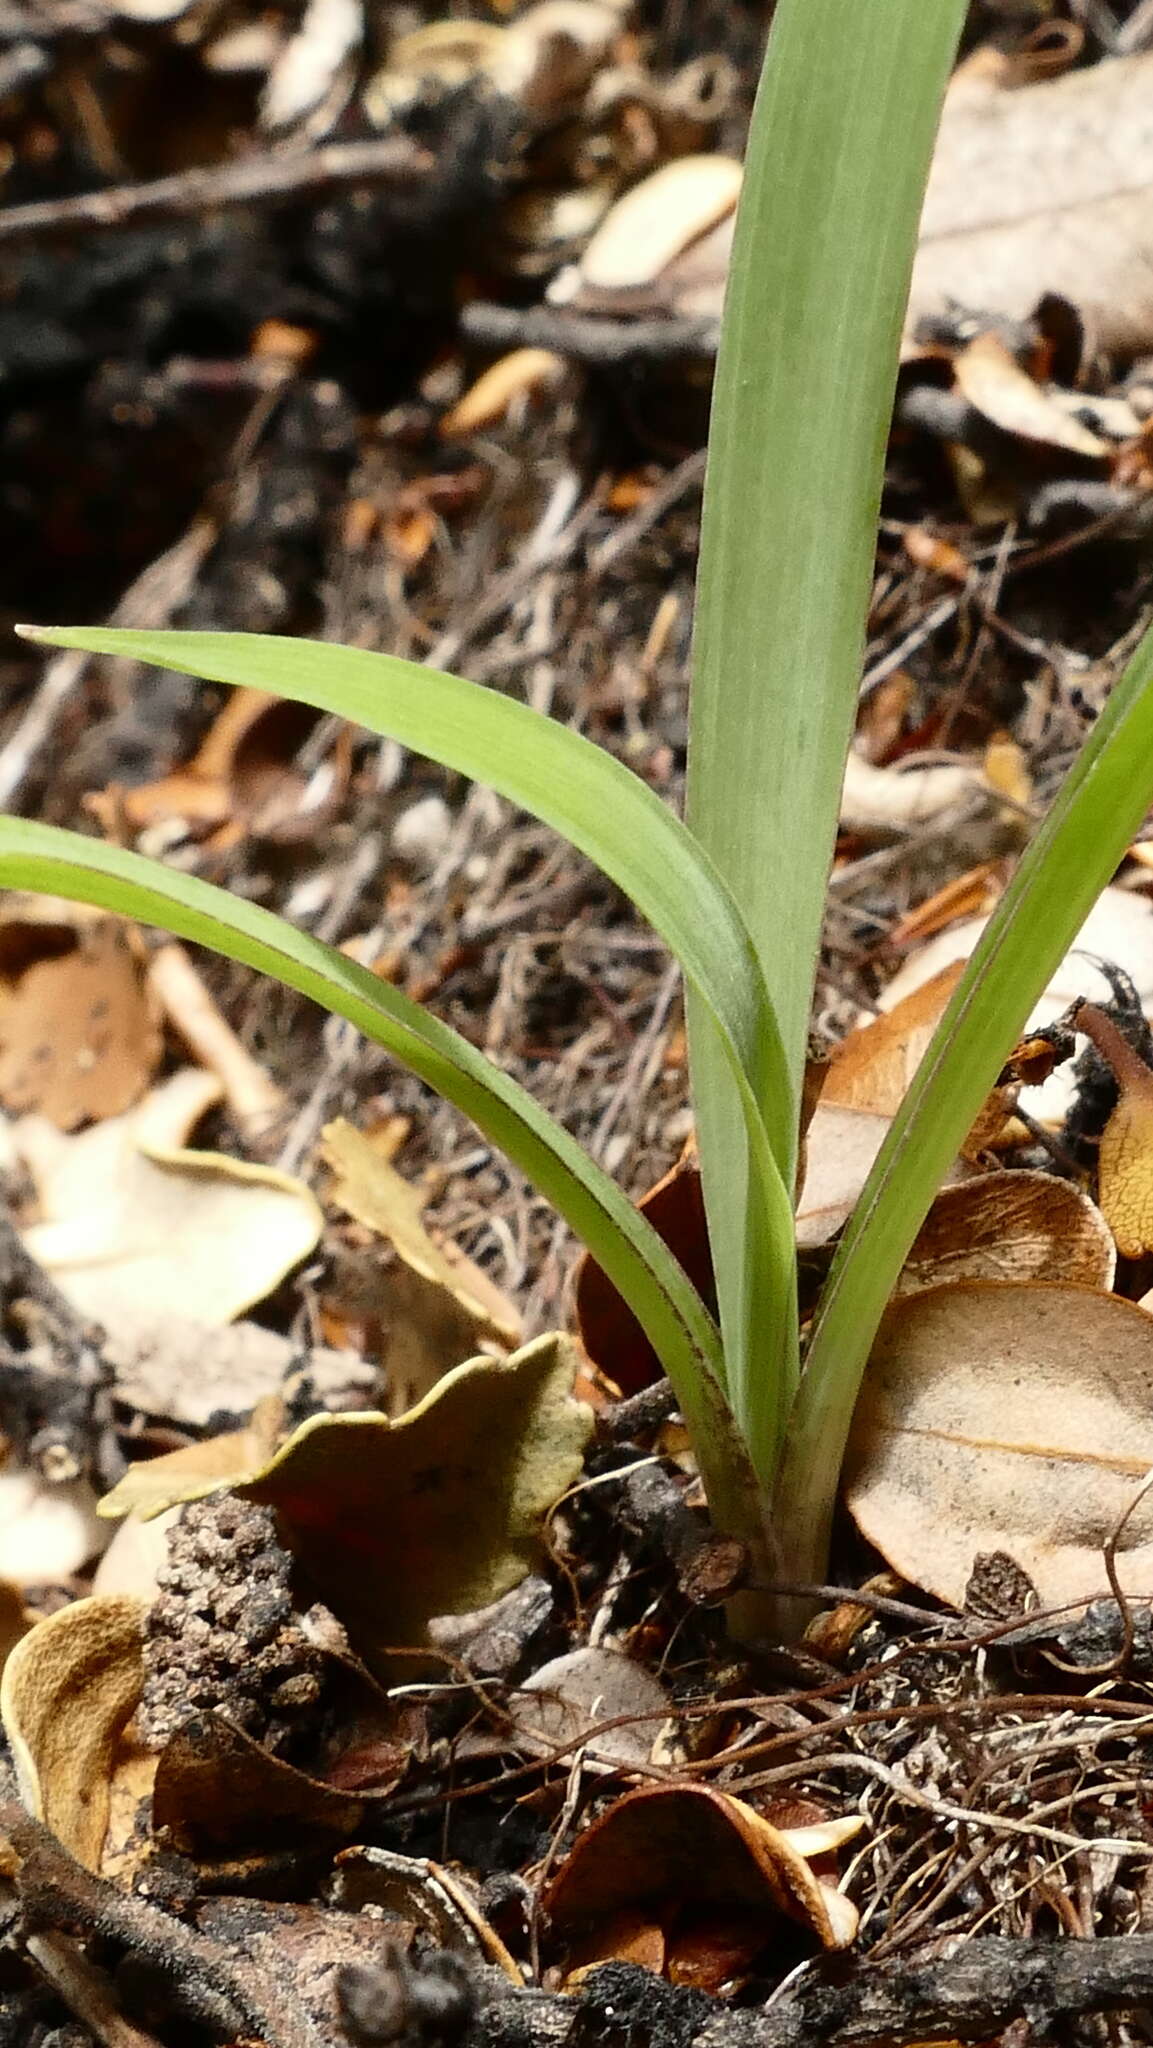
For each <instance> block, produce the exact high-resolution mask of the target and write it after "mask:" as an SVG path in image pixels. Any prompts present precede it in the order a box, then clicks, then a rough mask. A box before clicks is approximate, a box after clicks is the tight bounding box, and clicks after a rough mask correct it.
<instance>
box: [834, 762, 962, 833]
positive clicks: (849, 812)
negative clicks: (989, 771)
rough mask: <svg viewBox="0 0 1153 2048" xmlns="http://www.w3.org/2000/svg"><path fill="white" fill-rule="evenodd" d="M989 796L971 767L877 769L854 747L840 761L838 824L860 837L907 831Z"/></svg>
mask: <svg viewBox="0 0 1153 2048" xmlns="http://www.w3.org/2000/svg"><path fill="white" fill-rule="evenodd" d="M988 794H989V791H988V786H987V784H986V783H985V781H984V779H983V777H982V776H980V775H978V774H977V773H976V772H975V770H974V769H972V768H963V767H956V768H951V767H944V768H908V769H902V768H899V767H892V768H877V767H874V765H873V763H872V762H871V761H866V760H864V759H863V758H862V756H861V755H860V754H858V753H857V752H856V751H853V752H851V753H850V755H849V758H848V760H847V761H846V763H845V781H844V787H843V789H842V791H841V824H842V826H843V827H844V829H845V831H846V832H855V833H856V834H857V835H858V836H859V837H860V838H863V839H866V838H875V837H877V836H878V835H879V836H880V837H882V838H887V837H889V836H891V835H894V834H899V833H902V832H910V831H912V829H913V827H914V826H916V825H926V824H928V823H929V822H930V821H931V820H933V819H939V818H942V817H945V816H946V815H947V814H948V813H949V812H951V811H959V810H962V809H964V808H966V807H968V806H970V805H972V803H973V802H974V800H975V799H978V798H981V797H985V798H987V797H988Z"/></svg>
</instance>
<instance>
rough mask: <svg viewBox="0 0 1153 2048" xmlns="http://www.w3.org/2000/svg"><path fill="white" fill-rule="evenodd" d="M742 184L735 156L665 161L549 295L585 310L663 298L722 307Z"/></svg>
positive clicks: (688, 308)
mask: <svg viewBox="0 0 1153 2048" xmlns="http://www.w3.org/2000/svg"><path fill="white" fill-rule="evenodd" d="M740 189H741V166H740V164H739V163H738V161H737V159H736V158H735V157H727V156H682V157H677V158H675V159H674V160H673V162H672V163H668V164H664V165H662V167H661V169H660V170H659V171H654V172H652V174H651V176H649V177H647V178H644V179H642V181H641V183H640V184H639V185H634V186H633V188H632V190H631V192H626V193H625V196H624V198H623V199H619V200H618V201H617V203H616V205H615V206H613V207H611V208H610V210H609V212H608V213H607V214H606V216H605V218H604V220H603V221H602V222H601V225H600V227H599V228H598V229H597V231H596V233H595V234H594V235H593V238H592V240H591V241H590V243H589V245H588V248H587V249H586V250H585V252H584V255H583V256H582V257H581V260H580V262H579V263H578V264H575V265H573V266H572V267H571V268H570V269H568V270H564V271H562V272H561V273H560V275H559V276H558V277H557V278H556V279H555V280H554V281H553V283H552V285H551V286H550V288H549V293H548V296H549V298H550V299H551V300H552V302H553V304H554V305H570V304H571V305H573V306H574V307H578V308H580V309H581V310H585V311H592V310H595V309H598V308H600V309H606V308H607V309H612V310H615V311H618V312H619V311H627V310H628V309H629V307H630V305H631V304H637V305H651V304H653V303H659V304H662V305H666V306H667V307H668V309H669V310H675V311H676V312H679V313H684V314H693V313H702V314H711V313H716V314H719V312H720V306H721V298H722V296H723V292H724V280H725V272H726V269H727V266H728V257H729V248H730V245H731V241H732V229H733V221H734V218H735V214H736V204H737V198H738V195H739V193H740Z"/></svg>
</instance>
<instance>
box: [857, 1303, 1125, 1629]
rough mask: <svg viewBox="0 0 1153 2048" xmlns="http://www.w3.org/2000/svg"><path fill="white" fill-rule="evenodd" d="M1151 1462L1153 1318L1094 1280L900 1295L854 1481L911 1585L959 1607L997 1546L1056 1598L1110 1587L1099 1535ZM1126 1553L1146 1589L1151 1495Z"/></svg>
mask: <svg viewBox="0 0 1153 2048" xmlns="http://www.w3.org/2000/svg"><path fill="white" fill-rule="evenodd" d="M1151 1469H1153V1317H1151V1316H1149V1315H1147V1314H1146V1313H1145V1312H1144V1311H1143V1310H1142V1309H1140V1308H1138V1307H1136V1306H1135V1305H1134V1304H1133V1303H1132V1302H1128V1301H1124V1300H1122V1299H1121V1297H1120V1296H1118V1295H1115V1294H1106V1293H1102V1292H1098V1291H1095V1290H1093V1289H1090V1288H1083V1287H1070V1286H1060V1285H1054V1284H1049V1285H1036V1284H1034V1285H1017V1284H1004V1285H996V1284H993V1283H991V1282H979V1281H968V1282H963V1283H962V1284H960V1285H958V1286H946V1287H934V1288H932V1289H929V1290H928V1291H926V1292H924V1293H920V1294H914V1295H912V1296H910V1297H909V1298H908V1299H906V1300H904V1301H901V1302H898V1303H896V1304H895V1305H894V1306H893V1307H892V1308H890V1310H889V1312H888V1314H887V1315H886V1317H885V1320H884V1322H883V1324H882V1326H881V1330H880V1333H879V1335H878V1338H877V1342H876V1345H875V1347H874V1351H873V1355H872V1358H871V1360H870V1363H869V1367H868V1371H867V1372H866V1375H865V1380H864V1384H863V1387H862V1391H861V1397H860V1400H859V1402H858V1404H857V1411H856V1415H855V1417H854V1421H853V1430H852V1435H851V1438H850V1443H849V1451H848V1457H847V1460H846V1465H845V1482H844V1483H845V1494H846V1499H847V1501H848V1504H849V1508H850V1511H851V1512H852V1515H853V1517H854V1519H855V1521H856V1522H857V1525H858V1527H859V1528H860V1529H861V1531H862V1533H863V1534H864V1535H865V1536H866V1537H867V1539H868V1540H869V1542H870V1543H873V1544H875V1545H876V1547H877V1549H878V1550H880V1551H881V1553H882V1555H883V1556H884V1557H885V1558H886V1559H887V1561H888V1562H889V1564H891V1565H892V1567H893V1569H894V1570H895V1571H897V1572H899V1573H900V1574H901V1576H902V1577H903V1578H906V1579H908V1580H909V1581H910V1583H912V1584H913V1585H916V1586H920V1587H922V1588H923V1589H924V1590H925V1591H926V1592H929V1593H933V1594H935V1595H936V1596H937V1598H938V1599H941V1600H947V1601H949V1602H951V1603H952V1605H954V1606H955V1607H958V1608H959V1607H961V1606H962V1605H963V1603H964V1597H965V1587H966V1584H967V1583H968V1580H969V1577H970V1574H971V1572H972V1570H973V1564H974V1560H975V1558H976V1557H977V1556H978V1555H979V1554H981V1553H982V1552H990V1551H1003V1552H1004V1553H1005V1554H1006V1555H1007V1556H1009V1557H1011V1558H1012V1559H1013V1560H1014V1562H1015V1563H1016V1564H1017V1565H1018V1566H1019V1568H1020V1569H1021V1570H1022V1571H1023V1572H1025V1573H1026V1575H1027V1576H1028V1578H1030V1579H1031V1580H1032V1581H1033V1583H1034V1585H1035V1586H1036V1588H1037V1592H1038V1595H1039V1598H1040V1602H1041V1605H1042V1606H1043V1607H1050V1606H1059V1605H1060V1604H1061V1603H1063V1602H1066V1601H1081V1600H1089V1599H1091V1598H1093V1597H1095V1596H1096V1595H1098V1594H1103V1593H1107V1592H1108V1580H1107V1577H1106V1573H1105V1567H1104V1564H1103V1562H1102V1553H1103V1550H1104V1546H1105V1544H1106V1543H1107V1542H1108V1541H1109V1540H1110V1538H1111V1537H1112V1536H1113V1534H1114V1532H1115V1531H1116V1530H1117V1528H1118V1526H1119V1524H1120V1523H1121V1521H1122V1518H1123V1516H1124V1515H1125V1513H1126V1511H1127V1510H1128V1509H1129V1508H1130V1507H1131V1506H1132V1504H1133V1503H1134V1501H1135V1500H1136V1499H1137V1496H1138V1495H1139V1493H1140V1491H1141V1488H1142V1485H1143V1483H1144V1481H1145V1478H1146V1476H1147V1475H1148V1473H1149V1472H1150V1470H1151ZM1116 1562H1117V1572H1118V1576H1119V1579H1120V1582H1121V1584H1122V1586H1123V1587H1124V1588H1125V1589H1126V1590H1127V1591H1129V1592H1132V1593H1134V1594H1147V1593H1148V1591H1149V1588H1150V1585H1151V1584H1153V1496H1151V1497H1149V1498H1146V1499H1145V1500H1143V1501H1141V1502H1140V1504H1139V1505H1138V1506H1137V1507H1136V1508H1135V1510H1134V1512H1133V1514H1132V1516H1131V1518H1130V1520H1129V1521H1128V1522H1127V1523H1126V1524H1125V1528H1124V1531H1123V1534H1122V1537H1121V1541H1120V1543H1119V1545H1118V1548H1117V1560H1116Z"/></svg>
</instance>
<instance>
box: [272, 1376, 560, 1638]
mask: <svg viewBox="0 0 1153 2048" xmlns="http://www.w3.org/2000/svg"><path fill="white" fill-rule="evenodd" d="M577 1365H578V1353H577V1349H576V1346H575V1344H573V1343H572V1342H571V1340H570V1339H568V1338H566V1337H563V1336H559V1335H558V1336H547V1337H539V1338H538V1339H537V1340H536V1341H535V1343H532V1344H527V1345H526V1346H525V1347H524V1349H523V1350H522V1351H518V1352H516V1353H515V1354H514V1356H513V1357H512V1358H510V1359H508V1360H507V1361H505V1360H502V1361H500V1362H499V1363H498V1362H497V1361H495V1360H493V1359H487V1358H476V1359H472V1360H471V1361H470V1362H469V1363H467V1364H465V1365H460V1366H458V1367H457V1368H456V1370H455V1371H453V1372H451V1373H449V1374H447V1375H446V1377H445V1378H444V1379H442V1380H441V1381H440V1383H439V1384H438V1385H437V1386H436V1387H435V1388H434V1389H433V1391H432V1393H431V1394H429V1395H427V1396H426V1398H425V1399H424V1400H423V1401H422V1402H420V1404H419V1406H417V1407H416V1408H413V1409H412V1410H411V1411H410V1412H409V1413H408V1414H407V1415H404V1416H402V1417H401V1418H400V1420H399V1421H397V1422H390V1421H389V1420H388V1418H387V1417H385V1416H383V1415H376V1416H374V1415H337V1416H320V1417H315V1418H313V1420H312V1421H310V1422H306V1423H305V1424H304V1425H303V1426H302V1427H301V1428H300V1429H298V1430H297V1431H296V1433H295V1434H294V1435H293V1436H292V1437H290V1438H289V1441H288V1443H287V1444H285V1446H284V1448H283V1449H282V1450H281V1451H280V1452H279V1453H278V1454H277V1456H276V1457H275V1458H274V1459H273V1461H272V1463H271V1464H270V1465H269V1466H268V1468H267V1470H266V1471H265V1472H263V1473H262V1474H261V1475H260V1476H259V1477H258V1478H256V1479H254V1480H252V1481H250V1482H249V1483H248V1484H246V1485H244V1486H241V1487H240V1488H238V1491H239V1492H240V1493H242V1494H243V1495H244V1496H245V1497H246V1498H247V1499H249V1500H255V1501H261V1502H264V1503H266V1504H267V1505H268V1506H270V1507H273V1508H275V1509H276V1512H277V1515H278V1517H279V1520H280V1524H281V1527H282V1529H283V1531H284V1533H285V1539H286V1540H287V1542H288V1543H289V1544H290V1546H291V1548H292V1549H294V1550H295V1551H296V1553H297V1554H298V1556H300V1558H301V1559H302V1561H303V1563H304V1564H305V1566H306V1569H307V1570H308V1572H309V1574H310V1576H311V1578H312V1580H313V1582H314V1584H315V1585H316V1586H317V1588H318V1590H319V1591H320V1593H321V1595H322V1597H323V1598H325V1599H327V1600H328V1603H329V1605H330V1606H331V1608H332V1610H333V1612H334V1613H335V1614H336V1615H338V1616H339V1618H340V1620H341V1621H342V1622H343V1623H344V1624H345V1626H346V1627H347V1629H348V1631H349V1634H350V1636H351V1637H352V1638H353V1641H354V1643H355V1645H356V1647H357V1648H358V1649H359V1650H360V1651H361V1654H362V1655H364V1657H365V1659H366V1661H367V1662H368V1663H369V1664H370V1665H372V1664H374V1663H376V1664H378V1665H379V1664H380V1663H382V1662H384V1663H387V1650H388V1647H389V1646H390V1645H392V1644H395V1645H398V1646H404V1645H419V1644H422V1643H424V1642H425V1641H426V1640H427V1631H428V1624H429V1622H430V1620H431V1619H432V1618H433V1616H434V1615H438V1614H462V1613H468V1612H470V1611H471V1610H473V1609H475V1608H478V1607H484V1606H486V1605H487V1604H488V1603H489V1602H490V1601H493V1600H497V1599H499V1598H500V1596H501V1594H502V1593H506V1592H508V1590H509V1589H510V1587H512V1586H515V1585H517V1584H518V1583H519V1581H520V1580H521V1579H522V1578H524V1576H525V1574H526V1573H527V1572H528V1571H530V1570H531V1568H532V1566H533V1565H534V1564H535V1562H536V1560H537V1559H538V1557H539V1555H540V1546H541V1537H542V1532H543V1527H544V1519H545V1516H546V1515H547V1514H548V1512H549V1510H550V1509H551V1508H553V1507H554V1506H555V1505H556V1503H557V1501H558V1500H559V1499H560V1497H561V1495H562V1494H563V1493H565V1492H566V1491H567V1489H568V1488H569V1487H570V1486H571V1485H572V1484H573V1482H574V1480H575V1479H576V1478H577V1477H578V1476H579V1473H580V1470H581V1464H582V1460H583V1456H584V1449H585V1445H586V1444H587V1442H588V1438H589V1434H590V1431H591V1427H592V1416H591V1413H590V1411H589V1410H588V1409H587V1408H585V1407H584V1406H583V1405H582V1404H581V1403H580V1402H578V1401H575V1400H574V1399H573V1397H572V1385H573V1381H574V1379H575V1376H576V1370H577Z"/></svg>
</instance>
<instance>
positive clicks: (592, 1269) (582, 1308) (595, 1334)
mask: <svg viewBox="0 0 1153 2048" xmlns="http://www.w3.org/2000/svg"><path fill="white" fill-rule="evenodd" d="M637 1207H638V1208H639V1209H640V1212H641V1214H642V1216H645V1217H647V1219H648V1221H649V1222H650V1223H651V1224H652V1226H653V1229H654V1230H655V1231H656V1233H657V1235H658V1237H661V1238H663V1239H664V1242H665V1243H666V1244H667V1245H668V1248H669V1250H670V1251H671V1252H672V1254H673V1256H674V1258H676V1259H678V1260H679V1261H680V1264H681V1265H682V1266H683V1267H684V1269H685V1272H686V1273H687V1274H688V1276H689V1279H690V1280H691V1281H692V1283H693V1286H694V1287H695V1288H696V1289H697V1292H698V1294H700V1296H701V1298H702V1300H703V1301H704V1302H705V1303H706V1304H707V1305H709V1306H712V1305H713V1304H714V1303H715V1299H716V1297H715V1292H714V1285H713V1262H712V1257H711V1255H710V1252H709V1233H708V1224H707V1221H706V1218H705V1198H704V1193H703V1191H702V1188H701V1172H700V1167H699V1166H698V1165H697V1160H696V1152H695V1149H694V1148H693V1147H692V1146H691V1145H689V1146H686V1148H685V1151H684V1152H683V1153H682V1155H681V1157H680V1159H678V1161H677V1163H676V1165H675V1166H674V1167H673V1168H672V1169H671V1171H670V1172H668V1173H666V1174H665V1175H664V1176H663V1178H662V1179H661V1180H659V1181H657V1183H656V1185H655V1187H651V1188H650V1189H649V1191H648V1193H647V1194H646V1195H642V1197H641V1199H640V1201H639V1203H638V1204H637ZM575 1298H576V1299H575V1305H576V1315H577V1327H578V1329H579V1331H580V1337H581V1342H582V1344H583V1345H584V1347H585V1350H586V1351H587V1352H588V1355H589V1357H590V1358H591V1359H592V1360H593V1363H594V1364H595V1365H598V1366H599V1367H600V1369H601V1371H602V1372H603V1373H607V1375H608V1377H609V1379H610V1380H612V1381H613V1383H614V1385H616V1386H618V1387H619V1388H620V1390H621V1393H622V1394H637V1393H639V1392H640V1390H641V1388H642V1387H651V1386H652V1385H653V1383H654V1381H656V1380H659V1379H660V1378H661V1365H660V1361H659V1359H658V1358H657V1354H656V1352H655V1351H654V1350H653V1347H652V1345H651V1344H650V1342H649V1340H648V1338H647V1337H646V1336H645V1333H644V1331H643V1330H642V1328H641V1326H640V1324H639V1323H638V1321H637V1319H636V1317H635V1316H634V1314H633V1312H632V1310H631V1309H630V1308H629V1306H628V1304H627V1302H625V1301H624V1299H623V1298H622V1296H621V1295H620V1294H619V1293H618V1291H617V1289H616V1288H615V1287H614V1286H613V1283H612V1281H611V1280H610V1279H609V1277H608V1275H607V1273H606V1272H605V1271H604V1268H603V1267H602V1266H599V1265H598V1264H597V1262H596V1260H595V1259H594V1258H593V1257H592V1256H591V1254H590V1253H588V1252H585V1253H584V1254H583V1256H582V1258H581V1260H580V1262H579V1264H578V1266H577V1272H576V1288H575Z"/></svg>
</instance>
